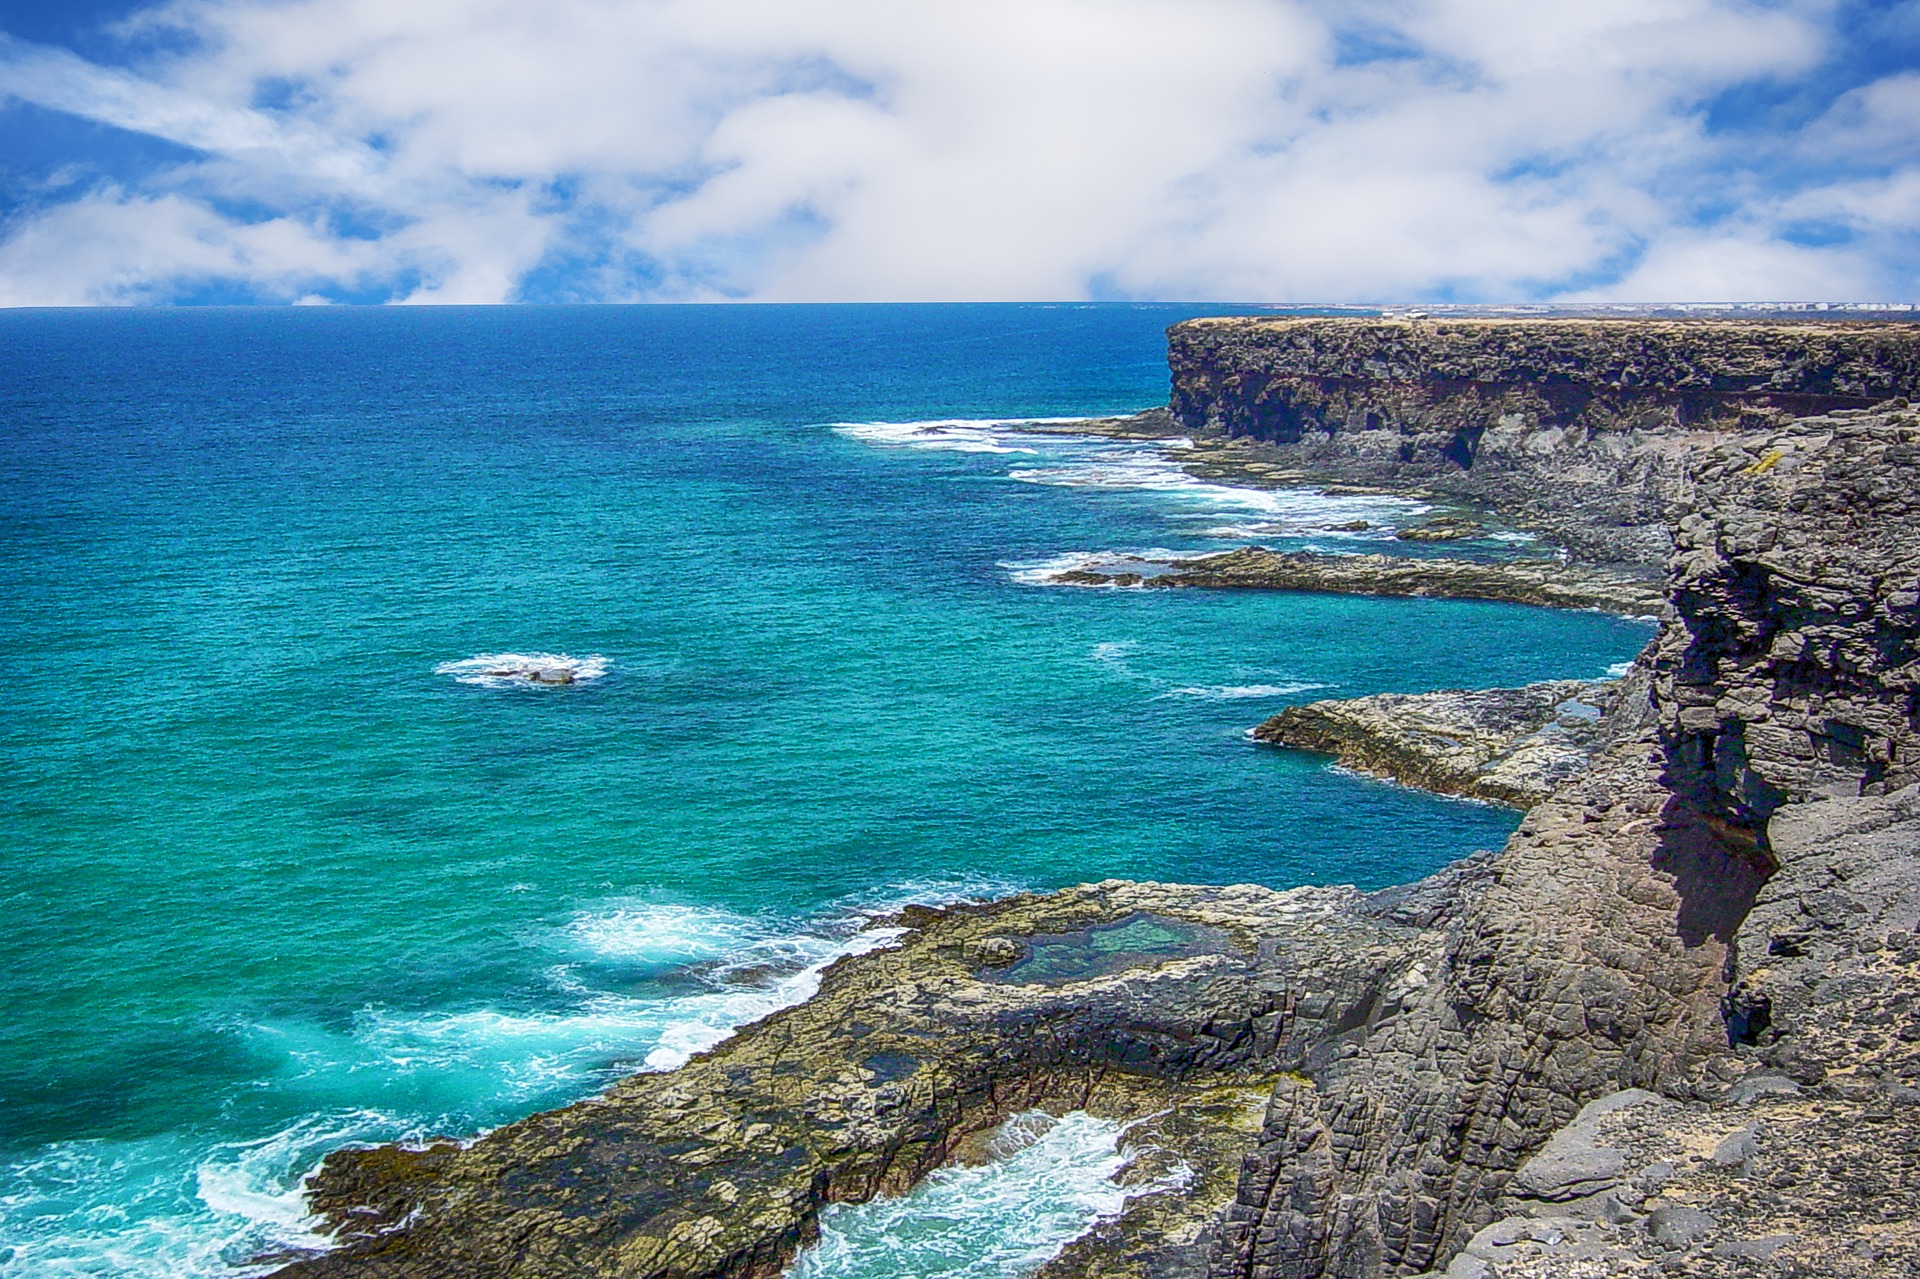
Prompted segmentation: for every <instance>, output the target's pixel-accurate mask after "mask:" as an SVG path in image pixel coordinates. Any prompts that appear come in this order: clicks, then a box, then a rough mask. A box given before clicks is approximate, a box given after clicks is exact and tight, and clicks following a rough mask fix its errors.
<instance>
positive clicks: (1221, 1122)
mask: <svg viewBox="0 0 1920 1279" xmlns="http://www.w3.org/2000/svg"><path fill="white" fill-rule="evenodd" d="M899 923H900V924H901V925H902V927H903V932H904V936H903V937H902V938H901V939H900V944H899V945H898V946H897V947H896V948H893V949H887V950H881V951H877V952H874V953H870V954H867V955H864V956H860V957H858V958H855V959H849V960H843V961H841V962H840V963H839V964H837V965H835V966H834V967H832V968H831V969H829V970H828V972H827V973H826V974H825V977H824V979H823V981H822V984H821V989H820V993H819V994H818V995H817V996H815V998H814V999H813V1000H811V1001H809V1002H808V1003H806V1004H804V1005H801V1006H799V1007H796V1008H792V1009H789V1010H787V1011H785V1012H781V1013H778V1014H775V1015H774V1016H772V1017H770V1018H768V1019H766V1020H765V1021H762V1022H760V1023H758V1024H756V1025H754V1026H753V1027H751V1028H749V1029H748V1030H746V1031H744V1032H743V1033H741V1034H740V1035H739V1036H737V1037H736V1038H734V1039H733V1040H731V1041H729V1042H728V1043H726V1044H724V1045H722V1046H721V1047H719V1048H717V1049H715V1050H714V1051H712V1052H710V1053H707V1054H705V1055H703V1056H701V1057H699V1058H696V1059H695V1060H694V1061H693V1062H691V1063H689V1064H688V1065H686V1066H684V1067H682V1068H681V1069H679V1070H677V1071H674V1072H672V1073H669V1074H653V1075H639V1076H635V1077H633V1078H631V1079H629V1080H627V1081H626V1082H624V1083H621V1084H618V1085H616V1086H615V1087H613V1088H612V1089H610V1090H609V1091H607V1092H606V1093H604V1094H603V1095H601V1096H599V1097H596V1098H594V1099H592V1100H590V1101H586V1102H581V1103H579V1104H577V1105H574V1106H570V1107H567V1108H565V1109H562V1110H558V1111H554V1112H551V1113H549V1114H544V1115H536V1116H534V1117H533V1118H531V1119H527V1120H523V1121H521V1122H520V1123H517V1124H513V1125H510V1126H509V1127H506V1128H503V1129H500V1130H498V1131H496V1132H493V1133H490V1134H489V1135H487V1136H486V1137H483V1138H481V1139H479V1140H478V1141H475V1142H473V1143H471V1144H470V1145H466V1146H459V1145H455V1144H452V1143H443V1144H439V1145H434V1146H429V1147H427V1148H425V1149H421V1150H408V1149H403V1148H398V1147H380V1148H376V1149H372V1150H348V1151H341V1152H338V1153H336V1154H334V1155H332V1156H330V1157H329V1158H328V1160H327V1161H326V1164H325V1165H324V1166H323V1168H322V1169H321V1171H320V1172H319V1174H318V1175H317V1176H316V1178H315V1179H314V1182H313V1185H312V1196H311V1198H312V1203H313V1206H314V1207H315V1208H316V1210H318V1211H319V1212H320V1213H321V1214H322V1215H323V1216H324V1217H325V1218H326V1219H327V1221H328V1223H329V1225H330V1227H331V1229H332V1230H333V1232H334V1236H335V1238H336V1239H337V1240H338V1241H339V1245H340V1246H339V1247H338V1248H337V1249H336V1250H335V1251H332V1252H328V1253H325V1254H322V1255H319V1256H316V1257H313V1258H310V1259H307V1260H304V1261H300V1262H297V1263H295V1264H293V1265H291V1266H288V1267H286V1268H285V1269H283V1270H281V1271H280V1272H279V1273H280V1275H282V1276H283V1277H284V1279H295V1277H298V1279H318V1277H320V1276H348V1275H351V1276H395V1277H398V1276H409V1277H416V1276H417V1277H418V1279H460V1277H463V1276H501V1275H514V1276H548V1275H552V1276H561V1275H565V1276H607V1277H608V1279H612V1277H613V1276H619V1277H620V1279H647V1277H649V1276H663V1277H664V1276H675V1277H691V1276H743V1277H744V1276H755V1277H766V1276H772V1275H777V1274H778V1273H779V1272H780V1270H781V1268H782V1267H783V1265H784V1263H785V1262H786V1261H787V1259H788V1258H789V1257H790V1256H791V1255H792V1254H793V1252H794V1250H795V1249H796V1248H798V1247H799V1246H800V1245H801V1244H803V1243H805V1242H806V1241H807V1240H809V1239H810V1238H811V1237H812V1236H813V1234H814V1233H815V1230H816V1224H815V1221H816V1216H817V1214H818V1211H819V1209H820V1208H821V1207H822V1206H824V1205H825V1204H827V1203H831V1202H846V1201H860V1200H864V1199H867V1198H870V1197H872V1196H873V1195H875V1194H891V1193H899V1192H901V1191H903V1190H905V1189H907V1188H908V1187H909V1186H911V1185H912V1184H913V1183H914V1182H915V1181H916V1180H917V1179H918V1178H919V1177H920V1176H921V1175H922V1174H924V1173H925V1172H927V1171H928V1170H930V1169H932V1168H934V1167H936V1166H938V1165H939V1164H941V1163H943V1162H945V1161H947V1160H948V1159H949V1158H950V1157H953V1156H954V1155H956V1154H957V1153H960V1152H963V1151H964V1150H965V1149H966V1148H967V1146H968V1143H969V1141H970V1140H972V1139H977V1137H978V1135H979V1134H981V1133H982V1132H983V1131H984V1130H986V1129H988V1128H991V1127H992V1126H993V1125H995V1124H998V1123H1000V1122H1001V1121H1002V1120H1004V1119H1005V1118H1007V1117H1008V1116H1009V1115H1011V1114H1014V1113H1015V1112H1019V1111H1023V1110H1026V1109H1029V1108H1033V1107H1052V1108H1054V1109H1056V1110H1066V1109H1085V1110H1090V1111H1093V1112H1095V1113H1097V1114H1103V1115H1108V1116H1113V1117H1122V1118H1128V1119H1138V1120H1144V1121H1145V1122H1144V1124H1143V1125H1142V1126H1141V1127H1140V1128H1138V1129H1137V1130H1136V1131H1135V1132H1134V1134H1133V1140H1134V1141H1135V1142H1136V1143H1138V1144H1139V1145H1140V1146H1141V1147H1143V1148H1149V1149H1153V1150H1157V1151H1158V1152H1159V1155H1158V1157H1160V1158H1162V1159H1177V1160H1180V1161H1182V1162H1184V1163H1185V1164H1187V1165H1188V1166H1189V1167H1190V1168H1191V1169H1192V1170H1193V1174H1194V1175H1193V1180H1192V1183H1191V1184H1190V1186H1189V1187H1188V1188H1187V1189H1185V1190H1183V1191H1181V1192H1178V1193H1175V1194H1165V1195H1160V1196H1153V1197H1150V1198H1152V1199H1153V1200H1154V1202H1147V1203H1142V1204H1139V1205H1138V1206H1137V1207H1136V1209H1135V1211H1133V1212H1130V1213H1129V1214H1128V1215H1127V1218H1126V1219H1125V1220H1124V1221H1123V1223H1119V1224H1118V1225H1117V1226H1116V1228H1115V1229H1116V1231H1117V1233H1116V1235H1115V1238H1116V1239H1125V1240H1126V1241H1127V1249H1128V1250H1129V1251H1130V1254H1131V1255H1133V1256H1134V1257H1135V1259H1136V1261H1137V1262H1138V1264H1139V1265H1140V1266H1142V1267H1146V1269H1145V1270H1143V1271H1141V1273H1154V1272H1159V1271H1163V1270H1164V1268H1165V1265H1166V1264H1170V1263H1169V1261H1168V1259H1169V1258H1173V1259H1175V1260H1177V1259H1179V1258H1183V1257H1184V1258H1185V1262H1184V1263H1183V1264H1185V1265H1186V1266H1187V1268H1188V1269H1189V1270H1191V1268H1192V1267H1193V1266H1195V1265H1198V1264H1201V1263H1202V1262H1203V1261H1204V1257H1205V1253H1206V1250H1207V1244H1208V1242H1209V1241H1210V1237H1211V1236H1210V1233H1209V1232H1210V1230H1211V1227H1212V1223H1213V1219H1214V1218H1215V1216H1217V1214H1218V1212H1219V1211H1220V1210H1221V1209H1222V1208H1223V1207H1224V1206H1225V1204H1226V1202H1227V1200H1229V1199H1230V1198H1231V1197H1232V1195H1233V1192H1234V1187H1235V1184H1236V1177H1237V1170H1238V1159H1239V1154H1240V1152H1241V1151H1242V1150H1243V1149H1244V1148H1245V1146H1246V1144H1247V1143H1248V1142H1250V1141H1251V1140H1252V1138H1253V1135H1254V1133H1255V1132H1257V1130H1258V1128H1259V1125H1260V1117H1261V1114H1262V1113H1263V1110H1264V1106H1265V1103H1266V1100H1267V1097H1268V1095H1269V1093H1270V1092H1271V1089H1272V1087H1273V1080H1274V1078H1275V1077H1276V1076H1277V1075H1279V1074H1281V1073H1282V1072H1287V1071H1301V1070H1310V1069H1312V1068H1313V1067H1314V1065H1315V1063H1316V1062H1318V1061H1319V1060H1320V1059H1321V1058H1322V1057H1324V1056H1325V1055H1326V1053H1327V1052H1329V1051H1330V1050H1331V1049H1330V1045H1333V1044H1336V1043H1337V1042H1338V1041H1339V1039H1340V1037H1341V1036H1342V1035H1344V1034H1347V1033H1349V1032H1351V1031H1352V1030H1353V1028H1355V1027H1358V1026H1362V1025H1364V1024H1365V1023H1366V1022H1367V1021H1368V1020H1369V1019H1370V1018H1372V1017H1374V1016H1376V1015H1377V1005H1378V1003H1379V1001H1380V999H1381V996H1382V992H1385V991H1391V990H1394V989H1397V986H1396V983H1404V982H1405V981H1406V980H1408V976H1407V974H1408V973H1409V971H1410V970H1411V969H1412V968H1413V967H1414V966H1416V965H1417V963H1418V961H1419V960H1420V958H1421V957H1425V958H1426V962H1428V963H1429V964H1430V963H1431V962H1432V952H1433V950H1434V948H1435V946H1436V944H1437V942H1438V936H1439V935H1438V933H1437V932H1436V931H1434V929H1433V928H1432V927H1431V920H1429V921H1428V923H1427V924H1415V923H1406V922H1401V921H1400V920H1398V919H1394V918H1383V917H1378V916H1376V915H1375V914H1374V913H1371V912H1369V911H1368V909H1367V899H1365V898H1364V897H1362V895H1361V894H1359V893H1357V892H1355V891H1354V890H1352V889H1318V888H1309V889H1296V890H1294V891H1292V892H1286V893H1280V892H1274V891H1272V890H1269V889H1264V888H1255V887H1250V886H1246V885H1242V886H1239V887H1235V888H1191V887H1180V886H1168V885H1158V884H1133V883H1120V882H1111V883H1104V884H1096V885H1090V886H1086V887H1082V888H1078V889H1072V890H1068V891H1066V892H1061V893H1056V894H1053V895H1050V896H1046V897H1032V896H1028V897H1020V898H1015V899H1011V900H1008V901H1002V902H995V903H991V904H988V905H981V906H965V907H955V908H952V909H949V910H945V911H932V910H919V909H916V910H909V911H908V912H906V914H905V915H904V916H903V917H902V918H901V919H900V921H899ZM1156 1268H1157V1269H1156ZM1108 1273H1112V1272H1111V1271H1109V1272H1108Z"/></svg>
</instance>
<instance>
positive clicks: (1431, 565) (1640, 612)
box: [1047, 546, 1662, 616]
mask: <svg viewBox="0 0 1920 1279" xmlns="http://www.w3.org/2000/svg"><path fill="white" fill-rule="evenodd" d="M1141 562H1142V563H1144V564H1149V565H1151V566H1153V567H1155V568H1159V569H1164V570H1166V571H1164V572H1155V573H1142V572H1134V571H1132V570H1121V571H1119V572H1106V571H1102V570H1098V569H1068V570H1065V571H1063V572H1060V573H1056V574H1054V575H1053V576H1052V577H1050V578H1048V579H1047V580H1048V581H1049V582H1051V583H1053V584H1055V585H1059V586H1148V587H1156V588H1178V587H1198V588H1202V589H1206V590H1257V591H1324V592H1329V593H1332V594H1339V595H1403V596H1431V597H1436V598H1443V599H1469V600H1499V601H1504V602H1507V603H1512V604H1536V605H1541V606H1543V607H1547V608H1596V609H1604V610H1605V611H1607V612H1610V613H1626V614H1629V615H1631V616H1649V615H1651V614H1653V613H1656V612H1658V611H1659V609H1660V606H1661V599H1662V596H1661V590H1660V584H1659V583H1658V582H1657V581H1655V580H1653V579H1652V578H1649V577H1646V576H1643V575H1640V574H1636V573H1631V572H1624V571H1621V570H1619V569H1614V568H1599V567H1594V566H1590V565H1577V564H1565V563H1562V562H1561V561H1559V560H1500V561H1487V560H1456V559H1440V558H1437V557H1435V558H1421V559H1412V558H1400V557H1396V556H1391V555H1322V554H1317V553H1315V552H1312V551H1270V550H1267V549H1266V548H1265V547H1262V546H1243V547H1241V548H1240V549H1239V550H1236V551H1223V552H1221V553H1220V554H1218V555H1202V556H1195V557H1194V558H1191V559H1177V560H1150V561H1141Z"/></svg>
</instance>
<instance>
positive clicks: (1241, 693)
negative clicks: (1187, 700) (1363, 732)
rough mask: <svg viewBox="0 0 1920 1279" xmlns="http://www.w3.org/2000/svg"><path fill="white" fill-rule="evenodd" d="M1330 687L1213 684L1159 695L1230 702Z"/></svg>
mask: <svg viewBox="0 0 1920 1279" xmlns="http://www.w3.org/2000/svg"><path fill="white" fill-rule="evenodd" d="M1332 687H1333V685H1331V684H1313V683H1308V682H1304V681H1299V682H1295V683H1291V684H1215V685H1210V686H1205V687H1201V686H1189V687H1186V688H1170V689H1168V690H1167V691H1166V692H1164V693H1162V694H1160V696H1162V697H1197V698H1200V699H1201V700H1203V701H1208V702H1232V701H1239V700H1241V699H1242V698H1251V697H1288V696H1291V695H1292V694H1294V693H1310V692H1313V691H1314V690H1315V689H1321V688H1332Z"/></svg>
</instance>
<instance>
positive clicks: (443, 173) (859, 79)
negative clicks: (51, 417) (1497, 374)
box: [0, 0, 1920, 304]
mask: <svg viewBox="0 0 1920 1279" xmlns="http://www.w3.org/2000/svg"><path fill="white" fill-rule="evenodd" d="M1836 12H1837V11H1836V9H1835V8H1834V6H1833V5H1832V4H1831V3H1828V2H1827V0H1777V2H1775V3H1768V4H1758V3H1753V2H1751V0H1615V3H1611V4H1607V5H1595V4H1592V3H1590V2H1589V0H972V2H971V3H969V4H966V5H953V4H951V3H935V2H934V0H805V2H804V3H797V2H796V0H547V3H544V4H542V5H539V6H530V5H526V4H524V3H521V2H520V0H411V2H410V3H408V4H405V5H394V4H391V3H387V2H386V0H281V2H279V3H272V4H268V3H263V2H262V0H174V2H173V3H170V4H166V5H163V6H161V7H157V8H155V9H152V10H149V11H147V12H145V13H143V14H141V15H140V16H138V17H137V18H136V19H134V20H133V21H132V22H130V23H128V24H127V25H126V26H125V27H124V28H123V31H122V34H123V36H124V37H125V39H126V46H125V47H126V49H127V55H126V57H125V58H124V59H123V60H122V61H121V62H120V63H119V64H117V65H113V66H107V65H101V64H98V63H90V62H86V61H83V60H82V59H80V58H79V57H77V56H76V55H74V54H72V53H70V52H68V51H65V50H60V49H52V48H47V47H44V46H34V45H28V44H25V43H23V42H20V41H17V40H6V41H4V42H0V95H6V96H8V97H10V98H11V99H13V100H16V101H19V102H26V103H31V104H34V105H35V106H37V107H38V108H42V109H49V110H53V111H58V112H63V113H66V114H69V115H73V116H77V117H81V118H84V119H87V120H91V121H94V122H96V123H97V124H99V125H101V126H106V127H108V128H110V129H113V130H123V131H128V132H131V133H135V134H140V135H147V136H152V137H157V138H162V139H165V140H167V141H169V142H172V143H174V144H176V145H177V146H179V147H183V148H186V149H187V150H188V152H189V153H190V154H189V155H187V156H186V157H185V158H176V159H172V160H169V161H168V162H166V163H162V164H158V165H152V166H149V167H148V168H147V169H145V170H143V171H141V172H138V173H128V172H117V171H115V170H114V169H113V166H112V164H111V163H110V162H108V161H106V160H103V159H97V158H96V157H93V156H89V155H86V154H77V155H75V156H73V157H72V161H73V165H72V166H70V168H71V169H75V170H77V171H82V172H84V171H86V169H87V166H88V165H89V164H93V165H95V166H96V167H97V168H98V169H99V170H100V171H99V172H98V173H97V174H96V176H95V177H94V178H93V179H92V180H91V181H75V180H73V179H72V178H71V177H70V176H69V177H67V178H66V179H65V180H63V181H61V182H58V183H54V182H48V183H46V184H44V185H43V187H42V188H41V189H40V190H39V191H38V192H37V193H35V194H33V195H31V196H29V197H28V198H26V199H25V200H23V201H22V202H21V204H20V205H19V207H17V208H15V209H14V210H12V212H11V215H10V217H9V219H8V221H7V222H6V223H5V225H4V228H0V237H4V238H0V300H4V301H8V302H13V303H16V304H17V303H32V302H47V303H66V302H87V301H90V302H123V301H165V300H167V299H169V298H171V297H177V296H188V295H192V294H193V293H194V292H195V291H196V290H204V289H205V288H207V287H208V286H209V285H210V284H218V285H221V286H223V287H226V288H228V289H229V290H237V291H240V292H243V293H246V294H248V295H250V296H257V297H259V298H261V299H263V300H288V301H291V300H296V299H300V300H310V299H312V298H315V297H321V298H324V297H355V298H363V297H379V298H385V299H390V300H395V301H444V302H487V301H507V300H515V299H524V298H535V299H579V300H587V299H608V300H636V299H703V298H762V299H786V300H791V299H833V300H841V299H848V300H890V299H955V300H970V299H1006V300H1021V299H1070V298H1082V297H1090V296H1110V297H1159V298H1188V299H1219V300H1232V299H1242V300H1253V301H1287V300H1296V301H1297V300H1325V299H1378V300H1418V299H1429V298H1431V299H1457V300H1479V299H1500V300H1506V299H1531V298H1545V297H1570V296H1581V297H1646V298H1660V299H1674V298H1694V299H1709V298H1710V299H1728V300H1732V299H1742V298H1762V297H1798V298H1809V299H1835V298H1842V297H1855V296H1863V295H1872V294H1880V295H1883V296H1893V295H1898V294H1902V293H1907V292H1910V291H1911V290H1912V288H1913V284H1914V281H1915V275H1916V272H1915V267H1916V263H1920V251H1917V249H1916V244H1915V242H1914V241H1915V237H1914V235H1913V233H1912V231H1910V230H1908V229H1907V228H1909V227H1911V226H1912V225H1913V221H1912V211H1913V206H1914V195H1913V191H1914V189H1915V187H1916V185H1920V155H1916V145H1915V143H1916V136H1917V135H1920V129H1916V126H1915V124H1914V120H1915V119H1916V116H1915V114H1914V112H1913V110H1912V109H1911V107H1912V104H1913V103H1914V102H1915V101H1920V98H1916V94H1920V87H1916V86H1920V79H1916V77H1915V75H1914V74H1912V73H1903V72H1902V71H1898V70H1896V71H1894V72H1892V73H1889V74H1885V75H1882V76H1879V77H1877V78H1873V77H1869V78H1867V79H1866V80H1865V81H1864V82H1861V83H1857V84H1840V85H1836V86H1832V87H1831V88H1830V90H1820V89H1818V86H1819V85H1822V84H1825V81H1823V80H1822V79H1821V77H1820V70H1821V68H1823V67H1827V66H1829V65H1830V64H1831V63H1832V60H1833V58H1834V56H1835V55H1834V49H1835V42H1836V39H1837V38H1838V37H1837V35H1836V32H1837V30H1838V28H1837V27H1836V26H1835V23H1836V21H1837V19H1836V18H1835V13H1836ZM156 36H159V37H164V38H160V39H155V38H154V37H156ZM143 50H144V52H142V51H143ZM1809 86H1812V87H1811V88H1810V87H1809ZM1796 88H1799V89H1804V90H1807V91H1809V92H1816V93H1817V92H1826V100H1825V101H1824V102H1822V103H1820V104H1817V109H1815V110H1812V111H1810V112H1808V111H1802V112H1801V117H1800V118H1798V119H1796V120H1792V121H1788V122H1785V123H1778V122H1765V121H1761V122H1758V123H1756V122H1754V121H1751V120H1743V119H1739V118H1735V119H1732V120H1728V119H1725V118H1721V117H1723V116H1724V115H1725V114H1726V113H1725V111H1724V109H1723V104H1724V103H1725V102H1726V101H1727V100H1728V98H1729V95H1737V94H1738V93H1740V92H1743V91H1750V90H1752V91H1763V93H1764V92H1773V93H1774V94H1775V96H1779V95H1780V94H1782V93H1786V92H1787V91H1789V90H1794V89H1796ZM1803 96H1804V95H1803ZM103 154H104V152H103ZM16 185H18V184H16Z"/></svg>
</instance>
